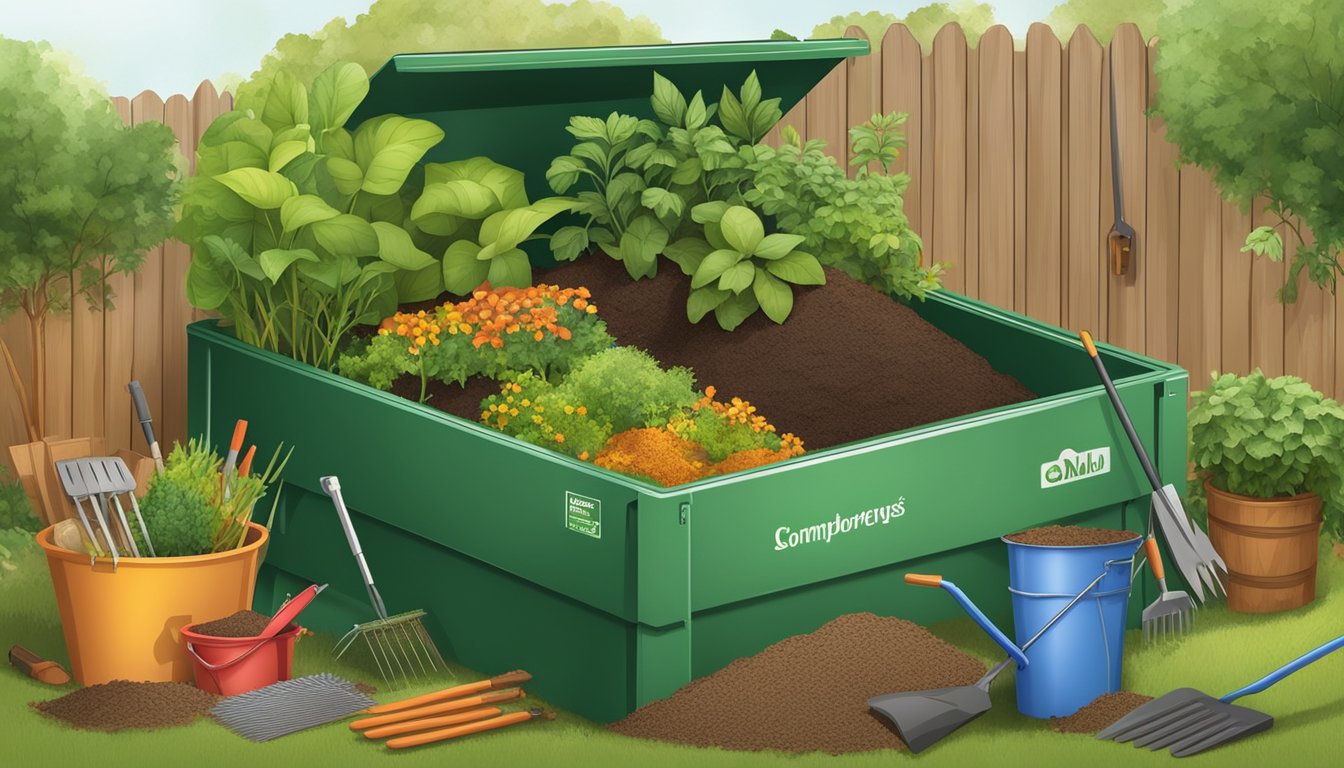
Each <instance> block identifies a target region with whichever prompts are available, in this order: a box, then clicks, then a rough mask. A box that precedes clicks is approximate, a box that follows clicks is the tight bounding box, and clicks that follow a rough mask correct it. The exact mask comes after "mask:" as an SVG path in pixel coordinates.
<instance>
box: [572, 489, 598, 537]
mask: <svg viewBox="0 0 1344 768" xmlns="http://www.w3.org/2000/svg"><path fill="white" fill-rule="evenodd" d="M565 527H566V528H568V529H569V530H571V531H577V532H579V533H582V534H584V535H585V536H592V537H593V538H594V539H600V538H602V502H601V501H599V500H598V499H590V498H588V497H587V496H580V495H579V494H577V493H574V492H573V491H565Z"/></svg>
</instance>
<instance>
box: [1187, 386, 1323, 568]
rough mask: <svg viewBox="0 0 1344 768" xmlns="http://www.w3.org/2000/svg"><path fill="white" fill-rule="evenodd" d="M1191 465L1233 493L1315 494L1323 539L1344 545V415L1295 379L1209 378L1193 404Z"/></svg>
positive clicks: (1271, 495) (1265, 495) (1261, 495)
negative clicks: (1319, 504) (1328, 537)
mask: <svg viewBox="0 0 1344 768" xmlns="http://www.w3.org/2000/svg"><path fill="white" fill-rule="evenodd" d="M1191 403H1192V404H1191V407H1190V415H1189V424H1190V427H1189V430H1190V460H1191V461H1192V462H1193V463H1194V466H1195V469H1196V471H1198V472H1200V473H1201V474H1203V475H1205V476H1207V477H1208V478H1209V480H1210V481H1211V482H1212V484H1213V485H1214V486H1215V487H1217V488H1220V489H1222V490H1225V491H1228V492H1230V493H1236V494H1240V495H1243V496H1253V497H1256V498H1264V499H1272V498H1275V497H1282V496H1294V495H1297V494H1300V493H1305V492H1308V491H1310V492H1312V493H1316V494H1318V495H1319V496H1320V497H1321V499H1322V501H1323V509H1322V515H1323V517H1324V520H1325V529H1326V532H1327V533H1328V534H1329V535H1331V536H1332V537H1334V539H1335V540H1337V541H1344V407H1341V406H1340V404H1339V403H1337V402H1335V401H1334V400H1331V399H1329V398H1327V397H1325V396H1324V395H1322V394H1321V393H1320V392H1317V391H1316V390H1314V389H1312V387H1311V385H1310V384H1308V383H1306V382H1304V381H1303V380H1302V379H1300V378H1298V377H1296V376H1279V377H1277V378H1267V377H1266V376H1265V375H1264V374H1263V373H1262V372H1261V371H1260V369H1258V368H1257V369H1256V370H1255V371H1254V372H1253V373H1251V374H1250V375H1248V376H1236V375H1234V374H1230V373H1227V374H1222V375H1218V374H1217V372H1215V373H1214V376H1213V381H1212V383H1210V385H1209V387H1208V389H1205V390H1203V391H1202V392H1195V393H1194V394H1193V395H1192V397H1191Z"/></svg>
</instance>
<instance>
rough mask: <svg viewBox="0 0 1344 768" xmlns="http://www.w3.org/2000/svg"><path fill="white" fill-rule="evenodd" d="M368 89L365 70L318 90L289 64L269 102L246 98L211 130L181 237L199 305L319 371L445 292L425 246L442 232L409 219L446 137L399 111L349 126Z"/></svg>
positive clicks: (354, 69) (192, 296) (319, 83)
mask: <svg viewBox="0 0 1344 768" xmlns="http://www.w3.org/2000/svg"><path fill="white" fill-rule="evenodd" d="M367 93H368V78H367V77H366V76H365V75H364V73H363V71H362V70H361V69H360V68H359V67H358V66H357V65H354V64H343V65H342V64H337V65H333V66H331V67H329V68H328V69H326V70H325V71H323V72H322V74H320V75H318V77H317V79H316V80H315V81H314V82H313V84H312V87H311V88H307V87H305V86H304V85H303V84H302V83H299V82H297V81H295V80H294V79H293V78H291V77H289V76H288V75H287V74H286V73H284V72H281V73H279V74H277V75H276V76H275V80H274V83H273V84H272V86H271V87H270V88H269V89H268V90H267V92H266V96H265V97H264V99H263V100H260V101H252V102H249V101H247V100H240V101H239V103H238V105H237V107H238V108H237V109H235V110H234V111H232V112H229V113H227V114H225V115H222V116H220V117H219V118H217V119H216V120H215V121H214V122H213V123H211V125H210V127H209V128H208V129H207V130H206V132H205V134H204V135H203V136H202V137H201V141H200V145H199V148H198V150H197V173H196V176H195V177H194V178H193V179H192V180H191V182H190V183H189V185H188V187H187V191H186V195H185V197H184V200H183V206H182V218H181V221H180V222H179V225H178V228H177V231H176V234H177V236H178V237H179V238H181V239H182V240H183V241H184V242H186V243H188V244H189V245H191V246H192V264H191V268H190V270H189V272H188V276H187V296H188V298H189V300H190V301H191V303H192V304H193V305H194V306H196V307H199V308H201V309H207V310H218V311H219V312H220V314H221V315H223V317H224V318H225V320H226V321H227V322H228V323H230V324H232V325H233V327H234V329H235V333H236V334H237V335H238V337H239V338H240V339H242V340H243V341H245V342H248V343H250V344H254V345H256V346H259V347H263V348H266V349H271V350H273V351H277V352H282V353H285V354H289V355H291V356H292V357H294V358H295V359H298V360H302V361H304V362H308V363H311V364H313V365H315V366H318V367H321V368H330V367H331V366H332V364H334V363H335V361H336V354H337V351H338V349H339V348H340V347H341V345H342V343H343V341H344V338H345V336H346V335H347V334H348V333H349V331H350V329H351V328H352V327H353V326H354V325H356V324H358V323H375V322H377V321H378V320H380V319H382V318H383V317H385V316H387V315H389V314H391V312H392V310H393V309H394V308H395V307H396V305H397V304H398V302H399V301H415V300H420V299H424V298H429V297H432V296H435V295H437V293H438V291H439V290H441V287H442V283H441V279H440V278H439V277H438V272H437V270H438V266H439V265H438V263H437V261H436V260H435V259H434V258H433V257H431V256H430V255H429V253H427V252H426V251H425V250H424V249H423V248H422V247H420V246H421V245H425V244H426V243H430V242H433V238H432V236H431V235H427V234H424V233H420V232H418V231H417V232H415V233H412V232H408V231H407V230H406V229H404V228H403V224H404V223H405V220H406V217H407V207H408V202H407V200H406V197H408V196H409V195H410V193H411V192H412V190H408V189H405V188H404V187H405V185H406V184H407V179H408V177H410V176H411V171H412V169H413V168H414V167H415V165H416V163H417V162H418V161H419V160H420V158H421V157H422V156H423V155H424V153H425V152H426V151H428V150H429V149H430V148H431V147H433V146H434V145H435V144H437V143H438V142H439V141H440V140H441V139H442V138H443V131H441V130H440V129H439V128H438V127H437V126H435V125H434V124H433V123H429V122H427V121H424V120H413V119H408V118H405V117H401V116H399V115H382V116H379V117H375V118H372V119H369V120H366V121H364V122H363V123H361V124H360V125H359V127H358V128H357V129H356V130H355V132H354V133H351V132H350V131H347V130H346V129H345V127H344V124H345V121H346V120H347V119H349V117H350V115H351V114H353V112H354V110H355V109H356V107H358V106H359V104H360V102H361V101H363V99H364V96H365V95H366V94H367ZM413 235H418V236H420V237H421V242H420V243H417V242H416V240H415V238H414V237H413ZM425 275H428V276H429V278H430V280H429V281H428V282H427V283H426V282H425V281H424V280H423V279H420V278H423V276H425Z"/></svg>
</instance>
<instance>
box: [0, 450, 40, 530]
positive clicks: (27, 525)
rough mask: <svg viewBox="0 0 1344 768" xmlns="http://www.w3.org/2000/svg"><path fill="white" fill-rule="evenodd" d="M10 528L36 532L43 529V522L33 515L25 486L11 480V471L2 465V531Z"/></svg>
mask: <svg viewBox="0 0 1344 768" xmlns="http://www.w3.org/2000/svg"><path fill="white" fill-rule="evenodd" d="M9 528H22V529H23V530H25V531H34V532H36V531H39V530H41V529H42V521H41V520H39V519H38V517H37V515H35V514H33V508H32V506H31V505H30V504H29V503H28V495H27V494H25V493H24V492H23V486H21V485H19V481H18V480H10V479H9V470H8V469H7V468H6V467H5V466H3V465H0V530H6V529H9Z"/></svg>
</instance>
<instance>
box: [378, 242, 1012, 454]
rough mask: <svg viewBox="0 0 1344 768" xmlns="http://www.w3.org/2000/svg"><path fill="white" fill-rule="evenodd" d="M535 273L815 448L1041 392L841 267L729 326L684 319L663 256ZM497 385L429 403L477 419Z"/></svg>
mask: <svg viewBox="0 0 1344 768" xmlns="http://www.w3.org/2000/svg"><path fill="white" fill-rule="evenodd" d="M534 280H535V281H537V282H543V281H544V282H548V283H556V284H559V285H561V286H565V287H575V286H585V287H587V288H588V289H589V290H590V291H592V295H593V303H594V304H596V305H597V306H598V308H599V313H598V314H599V316H600V317H601V318H602V319H603V320H605V321H606V323H607V331H608V332H609V333H611V335H612V336H614V337H616V339H617V341H619V342H620V343H621V344H622V345H625V346H632V347H639V348H641V349H644V350H646V351H648V352H649V353H650V354H652V355H653V356H654V358H656V359H657V360H658V361H659V362H660V363H662V364H663V365H664V366H665V367H670V366H676V365H682V366H687V367H689V368H691V369H692V370H694V371H695V377H696V384H697V386H698V387H700V388H704V387H705V386H707V385H713V386H714V387H716V388H717V389H718V391H719V392H721V393H723V395H724V396H726V397H740V398H742V399H744V400H749V401H751V404H752V405H754V406H756V408H757V409H758V411H757V412H758V413H760V414H761V415H763V416H765V417H766V418H767V419H769V421H770V423H771V424H773V425H774V426H775V427H776V428H777V429H778V431H779V432H780V433H781V434H782V433H784V432H792V433H794V434H795V435H798V436H799V437H801V438H802V439H803V441H804V445H805V447H806V448H808V449H809V450H815V449H818V448H829V447H831V446H835V445H840V444H841V443H848V442H852V441H854V440H862V439H864V438H868V437H874V436H877V435H883V434H886V433H888V432H895V431H897V430H901V429H908V428H910V427H916V426H920V425H922V424H929V423H931V422H935V421H940V420H942V419H950V418H955V417H958V416H964V415H966V414H968V413H974V412H976V411H983V410H985V409H988V408H996V407H998V406H1002V405H1010V404H1012V403H1020V402H1023V401H1026V400H1031V399H1033V398H1034V397H1035V395H1034V394H1032V393H1031V391H1030V390H1028V389H1027V388H1026V387H1024V386H1022V384H1020V383H1019V382H1018V381H1017V380H1016V379H1014V378H1012V377H1010V376H1007V375H1005V374H1003V373H999V372H998V371H996V370H994V369H993V368H991V367H990V365H989V363H987V362H986V361H985V359H984V358H982V357H980V356H979V355H977V354H976V353H974V352H972V351H971V350H970V349H969V348H967V347H966V346H965V345H963V344H962V343H961V342H959V341H957V340H956V339H953V338H952V337H951V336H948V335H947V334H945V333H943V332H942V331H940V330H938V329H937V328H935V327H933V325H931V324H929V323H928V322H926V321H925V320H924V319H923V318H921V317H920V316H919V315H918V314H916V313H915V311H914V310H912V309H910V308H909V307H907V306H905V305H903V304H900V303H898V302H896V301H893V300H892V299H891V298H890V297H889V296H887V295H886V294H884V293H882V292H881V291H878V290H877V289H875V288H872V287H869V286H867V285H864V284H863V283H860V282H858V281H856V280H854V279H853V278H851V277H849V276H848V275H846V274H844V273H843V272H840V271H839V270H835V269H829V268H828V269H826V285H823V286H815V287H795V288H794V305H793V313H792V314H790V315H789V319H788V320H787V321H785V322H784V324H783V325H778V324H776V323H774V322H773V321H771V320H770V319H769V318H767V317H765V315H763V314H761V313H759V312H758V313H756V314H755V315H753V316H752V317H750V318H748V319H747V320H746V321H745V322H743V323H742V325H740V326H738V328H737V329H736V330H734V331H733V332H731V333H729V332H727V331H724V330H723V329H722V328H720V327H719V326H718V324H717V323H716V322H715V321H714V318H713V317H712V316H709V317H706V318H705V319H704V320H702V321H701V322H699V323H698V324H695V325H692V324H691V323H690V321H688V320H687V319H686V299H687V297H688V296H689V295H690V279H689V278H687V277H686V276H685V275H683V274H681V272H680V270H678V269H677V268H676V266H675V265H672V264H668V263H662V264H660V265H659V270H658V276H657V277H654V278H652V279H647V280H631V279H630V276H629V275H628V274H626V271H625V267H624V266H622V265H621V264H620V263H619V262H617V261H614V260H612V259H611V258H609V257H607V256H606V255H605V254H602V253H593V254H590V255H588V256H585V257H583V258H581V259H579V260H577V261H574V262H570V263H568V264H562V265H560V266H558V267H555V268H553V269H550V270H547V271H545V272H541V273H539V274H538V275H537V276H536V277H535V278H534ZM448 300H452V297H450V296H447V295H445V296H441V297H439V299H438V300H437V301H428V302H421V303H418V304H413V305H409V306H408V308H409V309H411V310H415V309H428V308H431V307H433V306H435V305H436V304H442V303H443V302H444V301H448ZM392 391H393V392H395V393H396V394H398V395H400V396H402V397H406V398H409V399H411V400H418V399H419V397H420V379H419V377H415V376H403V377H402V378H401V379H399V380H398V381H397V382H396V384H395V385H394V387H393V390H392ZM498 391H499V385H498V384H496V383H494V382H492V381H488V380H473V381H469V382H468V383H467V386H466V388H463V387H458V386H456V385H446V384H442V383H440V382H430V383H429V389H428V394H429V396H430V397H429V404H430V405H432V406H434V407H435V408H438V409H440V410H443V411H447V412H448V413H451V414H453V415H454V416H460V417H462V418H465V419H470V420H472V421H479V420H480V416H481V410H480V405H481V400H482V399H483V398H484V397H486V396H487V395H492V394H495V393H497V392H498Z"/></svg>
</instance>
